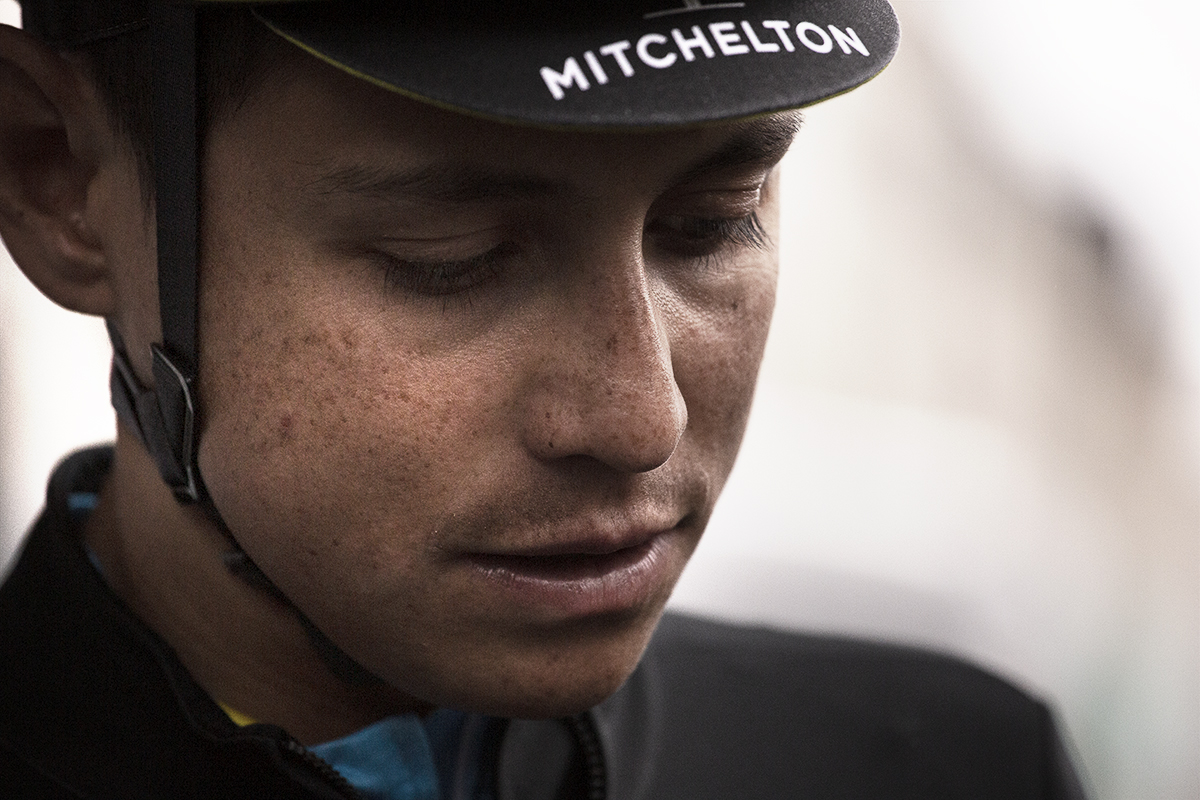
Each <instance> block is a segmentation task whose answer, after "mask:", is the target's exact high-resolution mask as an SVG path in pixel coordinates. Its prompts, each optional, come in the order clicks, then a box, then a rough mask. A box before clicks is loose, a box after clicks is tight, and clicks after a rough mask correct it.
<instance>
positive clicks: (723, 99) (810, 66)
mask: <svg viewBox="0 0 1200 800" xmlns="http://www.w3.org/2000/svg"><path fill="white" fill-rule="evenodd" d="M165 1H166V0H108V2H105V0H24V3H23V5H24V7H25V9H26V11H25V14H26V26H27V27H28V28H30V29H31V30H34V31H35V32H38V33H40V34H41V35H42V36H43V38H46V39H48V40H50V41H56V42H59V43H61V44H64V45H70V44H79V43H86V42H88V41H94V40H96V39H99V38H103V37H106V36H111V35H114V34H116V33H120V32H122V31H125V30H129V29H132V28H136V27H138V26H139V25H145V24H147V20H148V17H149V6H150V5H151V4H152V3H156V2H165ZM196 4H199V5H213V4H214V3H212V2H211V1H210V0H198V2H197V3H196ZM254 14H255V15H256V16H257V17H258V18H259V19H261V20H262V21H263V22H264V23H265V24H266V25H267V26H268V27H269V28H271V29H272V30H274V31H275V32H276V33H278V34H280V35H281V36H283V37H284V38H285V39H287V40H289V41H291V42H292V43H294V44H296V45H297V46H298V47H300V48H302V49H304V50H307V51H308V52H310V53H312V54H314V55H316V56H317V57H319V58H321V59H323V60H325V61H327V62H329V63H331V64H333V65H335V66H337V67H339V68H341V69H344V70H346V71H347V72H350V73H352V74H354V75H357V76H359V77H362V78H364V79H365V80H368V81H370V82H372V83H375V84H377V85H380V86H384V87H386V88H388V89H392V90H395V91H398V92H401V93H403V94H405V95H407V96H410V97H413V98H415V99H418V100H423V101H426V102H430V103H433V104H435V105H438V106H441V107H444V108H448V109H452V110H455V111H460V112H466V113H469V114H475V115H480V116H484V117H488V118H493V119H500V120H506V121H512V122H524V123H527V124H533V125H545V126H553V127H589V128H596V127H618V128H626V127H646V126H651V127H661V126H675V125H686V124H692V123H698V122H709V121H716V120H730V119H738V118H744V117H749V116H754V115H758V114H763V113H769V112H772V111H781V110H785V109H791V108H799V107H802V106H806V105H810V104H812V103H815V102H818V101H820V100H824V99H826V98H828V97H831V96H833V95H836V94H840V93H841V92H844V91H846V90H848V89H851V88H853V87H855V86H858V85H859V84H861V83H863V82H865V81H867V80H869V79H870V78H871V77H872V76H874V75H875V74H877V73H878V72H879V71H880V70H882V69H883V68H884V67H885V66H886V65H887V63H888V62H889V61H890V60H891V58H892V55H893V54H894V53H895V51H896V45H897V42H898V39H899V27H898V24H897V22H896V16H895V14H894V13H893V12H892V9H891V7H890V6H889V5H888V3H887V2H886V0H746V1H745V2H701V0H683V1H682V2H681V1H680V0H615V2H614V1H612V0H594V1H593V2H586V3H585V2H578V0H576V2H562V0H557V1H554V0H542V2H529V1H528V0H525V1H524V2H501V1H500V0H490V2H466V0H451V2H428V1H427V2H415V1H413V0H410V1H409V2H403V1H401V2H396V1H395V0H391V1H390V2H381V1H380V0H357V1H356V2H348V1H344V2H275V3H258V4H254Z"/></svg>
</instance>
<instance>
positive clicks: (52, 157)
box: [0, 25, 114, 315]
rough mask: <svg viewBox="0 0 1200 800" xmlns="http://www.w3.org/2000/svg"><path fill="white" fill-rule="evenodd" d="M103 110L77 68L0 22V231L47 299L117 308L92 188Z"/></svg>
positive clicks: (93, 309)
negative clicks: (97, 222)
mask: <svg viewBox="0 0 1200 800" xmlns="http://www.w3.org/2000/svg"><path fill="white" fill-rule="evenodd" d="M106 136H108V137H111V133H110V132H109V131H108V121H107V116H106V111H105V109H104V107H103V104H102V103H101V102H100V101H99V98H98V97H96V96H95V92H94V91H92V90H91V87H90V84H89V83H88V82H87V79H86V78H85V77H84V76H83V74H82V73H81V70H80V68H79V67H78V66H77V65H76V64H74V63H72V62H71V61H70V60H68V59H67V58H65V57H63V56H61V55H59V54H58V53H55V52H54V51H52V50H50V49H49V48H47V47H46V46H44V45H43V44H41V43H40V42H38V41H37V40H36V39H34V38H33V37H31V36H29V35H28V34H26V33H24V32H22V31H19V30H16V29H15V28H10V27H8V26H3V25H0V238H2V239H3V240H4V243H5V245H6V246H7V247H8V250H9V253H10V254H11V255H12V257H13V260H14V261H15V262H16V263H17V265H18V266H19V267H20V268H21V270H22V272H24V273H25V274H26V276H28V278H29V279H30V280H31V281H32V282H33V283H34V284H35V285H36V286H37V287H38V288H39V289H40V290H41V291H42V292H43V293H44V294H45V295H46V296H47V297H49V298H50V299H51V300H53V301H55V302H56V303H58V304H59V305H62V306H64V307H66V308H70V309H72V310H75V311H81V312H84V313H88V314H99V315H109V314H111V313H112V311H113V307H114V292H113V287H112V283H111V279H110V277H111V276H110V270H109V266H110V264H109V259H108V257H107V253H106V248H105V246H104V242H105V236H104V231H102V230H101V229H100V228H98V226H97V224H96V221H97V219H98V209H97V208H96V204H97V202H98V198H97V197H96V195H97V192H95V191H94V189H95V188H96V184H97V180H98V176H99V174H100V162H101V160H102V158H103V155H102V154H103V153H104V150H105V148H104V147H103V146H102V142H103V140H104V138H105V137H106Z"/></svg>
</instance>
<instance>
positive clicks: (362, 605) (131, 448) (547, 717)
mask: <svg viewBox="0 0 1200 800" xmlns="http://www.w3.org/2000/svg"><path fill="white" fill-rule="evenodd" d="M202 5H204V6H205V7H204V8H203V9H201V10H197V9H195V8H191V7H188V6H184V5H167V4H158V3H153V2H152V3H149V4H147V3H146V2H144V1H143V2H141V3H138V2H87V3H79V4H72V3H62V2H55V3H49V2H32V0H29V1H28V2H25V3H24V11H25V20H26V28H27V29H28V30H27V31H26V32H21V31H17V30H12V29H3V30H0V72H2V83H0V93H2V94H0V103H2V107H3V113H2V114H0V235H3V237H4V241H5V243H6V244H7V246H8V247H9V249H10V251H11V253H12V255H13V257H14V259H15V260H16V261H17V263H18V264H19V265H20V266H21V268H22V270H23V271H24V272H25V273H26V274H27V275H28V276H29V278H30V279H31V280H32V281H34V283H36V284H37V285H38V286H39V288H41V289H42V290H43V291H44V292H45V293H46V294H47V295H48V296H50V297H51V298H52V299H54V300H55V301H56V302H58V303H60V304H62V305H64V306H67V307H69V308H72V309H75V310H78V311H81V312H84V313H90V314H96V315H100V316H103V317H105V318H106V319H107V320H108V323H109V327H110V331H111V332H112V335H113V340H114V346H115V353H116V356H115V364H114V373H113V374H114V378H113V388H114V403H115V405H116V407H117V410H118V416H119V421H120V424H119V433H118V438H117V442H116V446H115V449H111V450H110V449H104V450H98V451H88V452H85V453H81V454H77V455H75V456H73V457H72V458H71V459H69V460H68V461H67V462H65V463H64V465H63V466H62V467H61V468H60V469H59V471H58V472H57V473H56V474H55V476H54V477H53V478H52V480H51V486H50V491H49V497H48V506H47V510H46V512H45V514H44V515H43V517H42V519H41V520H40V521H39V522H38V524H37V526H36V528H35V530H34V532H33V533H32V535H31V537H30V539H29V540H28V543H27V544H26V546H25V549H24V552H23V553H22V555H21V557H20V560H19V562H18V564H17V566H16V568H15V570H14V572H13V573H12V575H11V577H10V579H9V580H8V581H7V583H6V584H5V586H4V587H3V589H2V590H0V652H2V658H0V778H2V782H3V785H4V786H5V787H6V792H7V795H6V796H16V797H38V798H43V797H45V798H51V797H53V798H59V797H89V798H91V797H97V798H99V797H122V798H125V797H170V798H176V797H205V798H209V797H222V798H226V797H271V798H276V797H279V798H293V797H295V798H319V797H329V798H332V797H369V798H410V797H411V798H416V797H421V798H431V797H437V796H439V793H440V796H442V797H464V798H467V797H470V798H476V797H488V798H490V797H495V798H576V797H579V798H583V797H587V798H599V797H610V798H621V799H624V798H672V797H678V798H704V797H713V798H718V797H719V798H729V797H809V796H813V797H824V796H834V795H836V796H847V797H1073V796H1078V794H1079V793H1078V787H1077V783H1076V781H1075V779H1074V777H1073V774H1072V772H1071V770H1070V766H1069V764H1067V762H1066V761H1065V759H1064V757H1063V755H1062V751H1061V748H1060V747H1059V745H1058V739H1057V737H1056V735H1055V733H1054V730H1053V725H1052V723H1051V721H1050V718H1049V714H1048V713H1047V711H1046V709H1045V708H1044V706H1042V705H1041V704H1039V703H1037V702H1036V701H1033V700H1031V699H1029V698H1027V697H1025V696H1024V695H1022V694H1021V693H1019V692H1018V691H1017V690H1015V689H1013V688H1012V687H1010V686H1008V685H1006V684H1004V683H1002V682H1001V681H999V680H997V679H995V678H992V677H990V676H987V675H985V674H983V673H980V672H978V671H976V670H974V669H972V668H970V667H967V666H965V665H963V664H960V663H957V662H955V661H953V660H950V659H946V658H942V657H938V656H933V655H929V654H925V653H920V652H915V651H907V650H901V649H896V648H885V647H880V646H873V645H867V644H862V643H854V642H848V641H840V640H829V639H816V638H809V637H799V636H791V635H784V634H778V633H771V632H765V631H745V630H737V629H733V628H729V627H724V626H719V625H715V624H711V623H706V622H701V621H698V620H690V619H682V618H668V619H666V620H663V621H662V623H661V625H660V616H661V615H662V609H663V606H664V604H665V602H666V599H667V597H668V595H669V593H670V591H671V588H672V586H673V585H674V583H675V581H676V579H677V578H678V577H679V574H680V572H681V570H682V569H683V566H684V564H685V563H686V561H687V558H688V556H689V555H690V553H691V552H692V550H693V548H694V547H695V546H696V543H697V541H698V540H699V537H700V535H701V533H702V531H703V529H704V526H705V523H706V521H707V519H708V517H709V515H710V513H711V511H712V508H713V504H714V503H715V501H716V498H717V495H718V494H719V492H720V489H721V486H722V485H723V483H724V481H725V478H726V476H727V475H728V473H729V470H730V469H731V467H732V464H733V460H734V457H735V454H736V451H737V448H738V444H739V441H740V438H741V435H742V431H743V428H744V425H745V421H746V415H747V413H748V409H749V406H750V399H751V395H752V393H753V388H754V381H755V376H756V372H757V368H758V363H759V359H760V357H761V353H762V348H763V344H764V341H765V337H766V333H767V326H768V322H769V318H770V314H771V308H772V303H773V296H774V285H775V270H776V251H775V241H776V240H777V237H778V231H777V192H776V175H775V167H776V165H777V164H778V162H779V160H780V158H781V157H782V156H783V154H784V152H785V151H786V149H787V147H788V145H789V143H790V141H791V139H792V137H793V135H794V134H795V132H796V129H797V127H798V123H799V120H798V117H797V116H796V114H795V112H794V111H791V110H790V109H795V108H798V107H801V106H803V105H806V104H809V103H812V102H816V101H818V100H821V99H824V98H826V97H829V96H831V95H833V94H837V93H840V92H842V91H845V90H847V89H849V88H852V87H853V86H855V85H857V84H859V83H861V82H863V81H865V80H867V79H868V78H870V77H871V76H872V75H873V74H875V73H876V72H878V71H879V70H880V69H882V68H883V66H884V65H885V64H886V63H887V61H888V60H889V59H890V57H891V54H892V52H893V51H894V48H895V45H896V40H897V28H896V22H895V18H894V16H893V15H892V13H891V10H890V8H888V7H887V5H886V3H884V2H883V1H882V0H874V1H873V2H860V3H837V2H820V3H805V2H798V3H797V2H774V1H773V2H762V3H758V4H753V3H751V4H742V3H737V4H712V5H708V6H704V5H701V4H698V3H686V4H684V5H683V6H680V7H670V6H669V5H666V4H660V3H657V2H651V1H650V0H646V2H643V3H628V4H624V3H623V4H615V5H613V4H604V6H603V7H601V8H593V9H571V10H565V9H563V8H561V7H559V4H554V3H549V2H547V3H542V4H536V5H531V4H525V5H523V6H522V7H521V8H520V9H513V8H507V7H498V8H492V7H486V8H479V7H474V8H471V7H468V6H467V5H466V4H463V5H461V6H460V5H452V6H449V7H447V6H444V5H439V6H437V7H436V8H433V7H431V8H425V9H421V8H409V7H407V6H405V5H403V4H374V5H367V4H361V3H355V4H350V3H332V2H326V3H292V4H288V3H280V4H268V5H263V6H260V7H255V8H247V7H246V6H244V5H241V6H236V5H234V6H221V5H218V4H213V3H206V4H202ZM397 5H399V7H396V6H397ZM498 5H500V6H504V5H505V4H498ZM734 6H736V7H734ZM142 87H145V88H142ZM656 628H657V632H656Z"/></svg>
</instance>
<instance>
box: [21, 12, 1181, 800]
mask: <svg viewBox="0 0 1200 800" xmlns="http://www.w3.org/2000/svg"><path fill="white" fill-rule="evenodd" d="M897 8H898V10H899V13H900V16H901V21H902V24H903V26H904V31H905V39H904V42H903V44H902V47H901V50H900V54H899V56H898V57H897V59H896V62H895V63H894V65H893V66H892V67H890V68H889V69H888V70H887V71H886V72H885V73H884V74H883V75H882V76H880V77H879V78H877V79H876V80H875V81H873V82H872V83H871V84H869V85H868V86H866V87H864V88H862V89H860V90H858V91H856V92H853V93H851V94H849V95H846V96H844V97H841V98H838V99H837V100H835V101H833V102H831V103H828V104H826V105H822V106H818V107H816V108H814V109H811V110H810V111H809V112H808V115H807V117H808V121H807V123H806V126H805V130H804V131H803V132H802V133H801V136H800V139H799V141H798V144H797V146H796V148H795V149H794V151H793V153H792V154H791V155H789V157H788V159H787V161H786V162H785V173H784V178H785V180H784V192H785V199H784V202H785V220H784V234H783V241H782V247H783V261H784V267H783V273H782V277H781V282H780V297H779V305H778V310H777V317H776V324H775V329H774V331H773V333H772V338H771V341H770V344H769V346H768V353H767V358H766V361H765V363H764V368H763V375H762V379H761V382H760V389H759V394H758V398H757V400H756V408H755V416H754V418H753V420H752V422H751V426H750V429H749V431H748V434H747V439H746V444H745V447H744V449H743V452H742V456H741V458H740V459H739V463H738V466H737V468H736V469H735V471H734V475H733V477H732V478H731V480H730V484H729V487H728V489H727V490H726V494H725V496H724V497H723V499H722V501H721V504H720V505H719V507H718V510H717V514H716V516H715V517H714V519H713V522H712V525H711V526H710V530H709V532H708V534H707V535H706V540H705V542H704V544H703V545H702V546H701V548H700V550H699V552H698V553H697V555H696V558H695V559H694V562H693V564H692V565H691V566H690V567H689V569H688V572H687V574H686V575H685V576H684V580H683V582H682V583H681V585H680V587H679V589H678V591H677V592H676V596H675V598H674V599H673V603H674V604H675V605H676V606H678V607H682V608H689V609H695V610H702V611H705V612H708V613H713V614H719V615H722V616H726V617H731V618H736V619H744V620H757V621H764V622H769V623H771V624H777V625H782V626H786V627H807V628H816V629H822V630H841V631H850V632H855V633H860V634H864V635H870V636H880V637H885V638H891V639H897V640H904V641H916V642H920V643H924V644H930V645H933V646H937V647H941V648H945V649H949V650H953V651H955V652H958V653H961V654H964V655H966V656H968V657H971V658H973V659H976V660H978V661H980V662H982V663H985V664H987V665H989V666H991V667H993V668H995V669H998V670H1000V671H1002V672H1003V673H1005V674H1006V675H1008V676H1010V677H1012V678H1014V679H1016V680H1017V681H1019V682H1021V683H1023V684H1024V685H1026V686H1028V687H1030V688H1031V689H1033V690H1034V691H1037V692H1039V693H1041V694H1043V695H1044V696H1047V697H1048V698H1050V699H1051V700H1052V701H1053V702H1054V703H1055V704H1056V706H1057V708H1058V710H1059V712H1060V714H1061V716H1062V718H1063V719H1064V720H1065V722H1066V725H1067V727H1068V729H1069V731H1070V734H1071V736H1072V738H1073V740H1074V743H1075V746H1076V747H1077V749H1078V751H1079V753H1080V758H1081V761H1082V763H1083V765H1084V769H1085V771H1086V773H1087V777H1088V779H1089V781H1090V783H1091V784H1092V786H1093V787H1094V789H1095V796H1096V797H1097V798H1099V800H1117V799H1118V798H1120V799H1121V800H1182V799H1183V798H1200V766H1198V764H1200V758H1197V754H1200V431H1198V428H1200V397H1198V395H1197V391H1196V376H1197V375H1200V369H1197V353H1200V337H1198V336H1197V335H1196V331H1197V330H1198V329H1200V313H1197V306H1198V305H1200V289H1198V288H1197V278H1196V275H1197V269H1196V265H1197V264H1200V239H1198V238H1197V236H1196V233H1195V231H1194V230H1193V229H1192V225H1193V221H1194V220H1197V219H1200V202H1198V201H1197V197H1198V195H1197V191H1198V190H1197V187H1200V167H1198V166H1197V164H1198V157H1197V155H1196V153H1194V152H1192V143H1194V142H1195V141H1197V140H1200V127H1198V126H1200V121H1198V120H1197V118H1196V113H1195V111H1196V105H1197V103H1198V102H1200V99H1198V98H1200V93H1197V92H1196V91H1195V87H1196V85H1198V82H1197V80H1196V79H1197V77H1200V76H1198V74H1197V67H1196V66H1194V65H1192V64H1190V63H1188V62H1187V58H1188V57H1187V53H1188V50H1187V49H1186V47H1185V44H1186V43H1185V42H1184V41H1183V39H1182V34H1181V33H1179V31H1181V30H1184V29H1185V28H1186V25H1185V23H1186V22H1187V21H1188V20H1195V18H1196V14H1197V12H1196V11H1194V10H1193V9H1192V8H1191V6H1190V5H1187V4H1184V3H1182V2H1179V3H1166V2H1147V3H1144V4H1142V5H1139V6H1137V7H1132V6H1117V5H1116V4H1104V3H1096V2H1094V1H1093V2H1084V0H1053V2H1042V3H1037V4H1036V5H1035V4H1032V3H1028V2H1014V3H1005V4H985V3H978V2H970V0H955V1H954V2H936V0H908V1H907V2H905V1H904V0H901V2H899V3H897ZM12 9H13V4H12V2H11V0H0V19H3V14H4V13H10V14H11V12H12ZM1084 11H1086V12H1087V13H1086V14H1084V13H1083V12H1084ZM1073 59H1074V60H1073ZM1139 87H1140V88H1141V91H1140V92H1139V91H1138V89H1139ZM1198 227H1200V226H1198ZM106 371H107V356H106V344H105V342H104V338H103V329H102V326H100V325H99V323H97V322H95V321H90V320H83V319H80V318H78V317H75V316H74V315H71V314H67V313H66V312H61V311H58V310H57V309H54V308H53V307H52V306H50V304H49V303H47V302H46V301H44V300H42V299H41V298H40V297H39V296H37V294H36V292H35V291H34V290H32V289H30V288H27V287H25V286H24V284H23V280H22V279H21V277H20V276H19V274H18V273H17V272H16V270H15V269H14V268H13V267H12V266H11V264H7V263H5V262H4V260H3V258H2V257H0V426H2V427H0V559H2V553H3V552H4V551H3V549H2V548H3V547H5V546H7V547H11V546H12V544H13V543H15V542H16V538H17V536H18V535H19V532H20V531H22V530H24V528H25V527H26V525H27V523H28V520H30V519H31V518H32V516H33V515H34V514H35V513H36V508H37V506H38V505H39V504H40V498H41V493H42V491H43V485H44V478H45V474H46V473H47V472H48V471H49V468H50V466H51V465H52V464H53V462H54V461H55V460H56V459H57V458H58V457H60V456H61V455H62V453H64V452H65V451H67V450H68V449H70V448H71V447H73V446H76V445H77V444H82V443H86V442H90V441H93V440H97V439H102V438H105V437H108V436H111V431H112V421H111V414H110V413H109V412H108V408H107V393H106ZM5 543H7V545H6V544H5Z"/></svg>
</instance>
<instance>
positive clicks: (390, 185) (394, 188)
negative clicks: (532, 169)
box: [305, 113, 802, 204]
mask: <svg viewBox="0 0 1200 800" xmlns="http://www.w3.org/2000/svg"><path fill="white" fill-rule="evenodd" d="M801 121H802V119H801V116H800V114H799V113H791V114H778V115H774V116H771V117H764V118H762V119H758V120H754V121H752V122H749V123H747V124H746V125H745V126H744V127H743V128H741V129H740V130H738V131H737V132H736V133H735V134H734V135H733V136H732V137H731V138H730V139H729V140H728V141H727V142H725V143H724V144H723V145H722V146H721V147H720V148H719V149H718V150H717V151H716V152H714V153H712V154H711V155H709V156H707V157H705V158H704V159H703V160H701V161H700V162H698V163H696V164H693V165H691V166H690V167H688V168H687V169H686V170H684V171H683V173H682V174H681V175H680V176H679V177H678V178H677V179H676V181H675V182H676V183H687V182H688V181H691V180H695V179H697V178H699V177H702V176H704V175H708V174H711V173H714V172H719V171H721V170H725V169H732V168H736V167H742V166H746V165H757V164H764V165H765V164H773V163H775V162H777V161H778V160H779V159H781V158H783V155H784V153H786V152H787V150H788V148H789V147H790V146H791V144H792V140H793V139H794V138H795V136H796V133H797V132H798V131H799V129H800V125H801ZM305 188H306V190H308V191H311V192H314V193H316V194H321V195H331V194H351V195H360V196H365V197H374V198H379V199H385V200H389V199H395V198H401V197H403V198H412V199H419V200H430V201H435V202H442V203H447V204H456V203H457V204H464V203H478V202H486V201H512V200H536V199H542V198H546V197H549V196H552V195H556V194H558V195H561V194H566V193H568V192H570V190H571V184H570V183H569V182H566V181H555V180H550V179H548V178H544V177H540V176H536V175H520V174H517V175H512V174H504V173H491V172H481V171H474V170H469V169H468V170H462V169H458V168H455V167H451V166H449V165H446V164H434V165H430V166H427V167H423V168H420V169H415V170H409V171H393V170H389V169H387V168H376V169H373V168H369V167H366V166H363V165H352V166H347V167H342V168H339V169H335V170H333V171H332V172H329V173H327V174H325V175H322V176H321V177H319V178H317V179H316V180H314V181H313V182H312V183H310V184H308V185H307V186H306V187H305Z"/></svg>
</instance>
